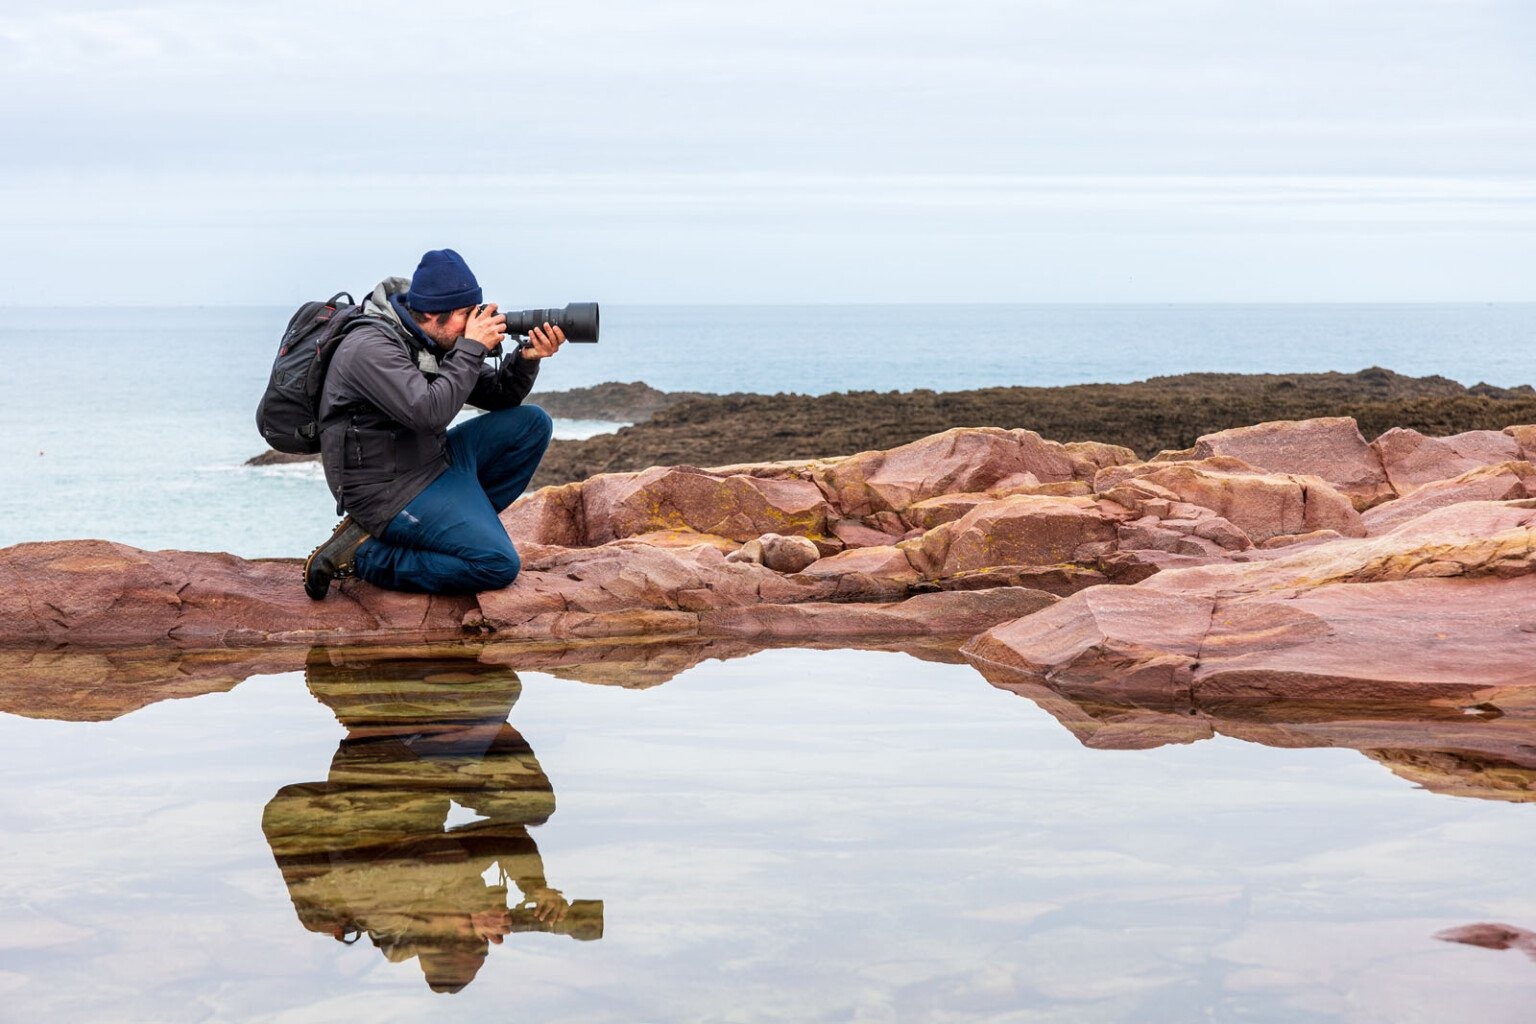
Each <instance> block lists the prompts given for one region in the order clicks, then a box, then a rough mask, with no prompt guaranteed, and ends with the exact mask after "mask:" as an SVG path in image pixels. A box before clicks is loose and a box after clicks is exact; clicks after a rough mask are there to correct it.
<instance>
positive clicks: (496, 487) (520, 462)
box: [357, 405, 553, 594]
mask: <svg viewBox="0 0 1536 1024" xmlns="http://www.w3.org/2000/svg"><path fill="white" fill-rule="evenodd" d="M552 430H553V427H552V425H551V423H550V419H549V414H548V413H546V412H545V411H544V410H543V409H540V408H539V407H538V406H536V405H519V406H515V407H514V408H511V409H502V410H499V411H497V412H488V413H483V414H481V415H479V416H476V417H475V418H474V419H472V420H467V421H465V422H464V423H460V424H459V425H458V426H456V427H454V428H453V429H451V430H449V431H448V454H449V459H450V463H449V466H448V468H447V469H446V470H444V471H443V474H442V475H441V476H439V477H438V478H437V479H436V480H434V481H432V482H431V483H430V484H428V485H427V487H426V489H425V490H423V491H422V492H421V493H420V494H418V495H416V497H414V498H412V499H411V501H410V504H408V505H406V506H405V508H404V509H402V510H401V512H400V514H399V515H397V516H395V518H393V519H391V520H390V521H389V525H387V526H385V527H384V529H383V531H382V532H380V533H379V535H378V536H376V537H374V538H372V539H370V540H367V541H364V542H363V544H362V546H361V547H359V548H358V549H357V575H358V576H359V577H361V578H362V579H365V580H367V581H368V582H369V583H372V584H374V585H375V586H379V587H384V588H386V589H388V590H410V591H418V592H425V593H428V594H473V593H476V592H478V591H481V590H499V589H500V588H502V587H505V586H506V585H507V584H509V583H511V582H512V581H513V580H514V579H515V578H516V577H517V572H518V570H519V569H520V568H522V561H521V560H520V559H519V558H518V557H517V549H516V548H514V547H513V546H512V538H510V537H508V536H507V530H506V527H504V526H502V525H501V520H500V519H499V518H497V516H498V514H499V513H500V512H501V510H502V509H504V508H506V507H507V506H508V505H510V504H512V502H513V501H514V500H515V499H516V498H517V496H518V495H520V494H522V493H523V490H524V489H525V488H526V487H527V486H528V481H529V480H530V479H532V477H533V471H534V470H535V469H537V468H538V466H539V459H541V458H543V456H544V449H546V448H548V447H549V438H550V434H551V432H552Z"/></svg>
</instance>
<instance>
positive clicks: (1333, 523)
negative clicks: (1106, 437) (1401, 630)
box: [1093, 456, 1365, 544]
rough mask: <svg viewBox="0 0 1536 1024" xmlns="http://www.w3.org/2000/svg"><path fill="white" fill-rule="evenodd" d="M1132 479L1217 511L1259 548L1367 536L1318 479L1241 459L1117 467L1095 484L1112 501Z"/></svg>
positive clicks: (1346, 504) (1355, 515) (1343, 501)
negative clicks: (1288, 537) (1323, 534)
mask: <svg viewBox="0 0 1536 1024" xmlns="http://www.w3.org/2000/svg"><path fill="white" fill-rule="evenodd" d="M1131 480H1140V481H1145V482H1148V483H1152V484H1155V485H1157V486H1158V487H1160V488H1162V489H1163V490H1165V491H1167V492H1170V493H1171V494H1173V495H1175V496H1176V497H1177V498H1178V500H1180V501H1184V502H1188V503H1189V504H1191V505H1198V506H1200V507H1201V508H1206V509H1209V510H1211V511H1212V512H1214V513H1216V515H1218V516H1220V517H1221V518H1223V519H1226V520H1227V521H1228V522H1230V523H1231V524H1232V525H1234V526H1236V527H1237V528H1238V529H1240V530H1242V531H1243V533H1245V534H1247V536H1248V538H1249V540H1250V541H1251V542H1252V543H1254V544H1262V543H1263V542H1264V541H1266V540H1268V539H1269V538H1271V537H1278V536H1281V535H1284V534H1298V533H1308V532H1310V531H1312V530H1337V531H1338V532H1339V533H1341V534H1343V535H1344V536H1346V537H1359V536H1363V535H1364V534H1365V525H1364V523H1363V522H1361V519H1360V513H1359V512H1357V511H1355V508H1354V505H1353V504H1351V502H1350V500H1349V499H1348V498H1347V497H1345V496H1344V495H1343V494H1341V493H1340V492H1339V491H1337V490H1335V489H1334V488H1333V486H1332V485H1330V484H1328V483H1327V482H1326V481H1324V480H1322V479H1320V478H1318V477H1315V476H1300V475H1296V474H1292V473H1262V472H1260V471H1259V470H1257V469H1255V468H1254V467H1252V466H1250V465H1248V464H1247V463H1246V462H1243V461H1241V460H1239V459H1234V458H1231V457H1228V456H1213V457H1211V458H1208V459H1202V460H1199V461H1191V462H1161V463H1158V462H1149V463H1142V464H1140V465H1134V466H1116V467H1112V468H1110V469H1106V470H1103V471H1101V472H1100V473H1099V474H1098V476H1097V477H1096V478H1095V479H1094V485H1093V486H1094V490H1095V492H1097V493H1098V494H1100V495H1104V496H1106V497H1108V496H1109V495H1110V494H1111V493H1112V492H1113V491H1114V490H1115V489H1116V488H1118V487H1119V486H1121V485H1122V484H1124V483H1126V482H1127V481H1131Z"/></svg>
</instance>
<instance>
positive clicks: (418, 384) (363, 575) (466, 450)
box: [304, 249, 596, 601]
mask: <svg viewBox="0 0 1536 1024" xmlns="http://www.w3.org/2000/svg"><path fill="white" fill-rule="evenodd" d="M482 298H483V297H482V295H481V290H480V285H479V282H478V281H476V279H475V275H474V274H473V273H471V271H470V269H469V266H468V265H467V264H466V263H465V262H464V259H463V257H461V256H460V255H459V254H458V253H456V252H454V251H453V250H452V249H434V250H432V251H431V252H428V253H427V254H425V255H424V256H422V258H421V263H420V264H419V265H418V266H417V267H416V273H415V274H414V275H413V276H412V277H411V279H410V280H409V281H407V280H405V279H404V278H399V277H391V278H386V279H385V280H384V281H382V282H380V284H379V285H378V287H377V288H375V289H374V290H373V293H372V294H371V295H370V296H369V297H368V298H367V299H366V300H364V302H363V312H364V314H365V315H364V316H362V317H360V318H359V322H358V323H357V325H356V326H355V327H354V328H352V329H349V330H348V331H347V333H346V335H345V337H344V338H343V339H342V341H341V342H340V344H339V346H338V347H337V348H336V350H335V354H334V356H333V357H332V359H331V362H330V365H329V368H328V369H327V370H326V371H325V382H324V387H323V390H322V391H321V392H320V395H321V398H320V407H319V430H320V449H321V460H322V463H323V465H324V467H325V479H326V483H327V484H329V485H330V489H331V493H332V494H333V495H335V497H336V503H337V511H338V512H344V513H345V514H346V518H344V519H343V520H342V521H341V523H340V524H339V525H338V526H337V527H336V530H335V532H334V533H332V534H331V536H330V538H329V539H328V540H327V541H326V542H325V543H323V544H321V545H320V546H319V547H318V548H316V549H315V550H314V552H313V553H312V554H311V555H310V556H309V558H308V559H307V560H306V561H305V563H304V589H305V591H306V592H307V593H308V594H309V596H310V597H312V598H314V599H315V600H317V601H318V600H321V599H323V598H324V597H325V596H326V593H327V592H328V590H329V588H330V585H331V581H332V580H334V579H338V578H342V577H346V576H352V575H356V576H357V577H359V578H360V579H364V580H367V581H368V582H369V583H372V584H374V585H376V586H380V587H385V588H387V589H390V590H408V591H419V592H425V593H431V594H467V593H474V592H476V591H481V590H495V589H498V588H501V587H505V586H507V585H508V584H509V583H511V582H512V580H513V579H514V578H516V576H517V573H518V569H519V568H520V565H521V563H520V561H519V559H518V555H517V549H516V548H515V547H513V545H512V540H511V538H510V537H508V536H507V531H506V529H505V528H504V527H503V526H502V524H501V520H500V519H499V518H498V515H499V513H500V512H501V511H502V510H503V509H505V508H506V507H507V506H508V505H510V504H512V502H513V501H514V500H515V499H516V498H517V497H518V496H519V495H520V494H522V493H523V490H524V489H525V488H526V487H527V486H528V481H529V480H530V479H531V478H532V477H533V473H534V470H535V469H537V468H538V465H539V460H540V459H541V458H542V457H543V455H544V451H545V449H546V448H548V447H549V439H550V434H551V423H550V418H549V415H548V414H547V413H546V412H544V410H543V409H540V408H539V407H537V406H534V405H524V404H522V403H523V401H524V399H526V398H527V397H528V393H529V392H530V391H531V390H532V389H533V382H534V380H535V378H537V377H538V374H539V364H540V362H541V361H542V360H544V359H548V358H549V357H551V356H553V355H554V354H555V353H557V352H558V351H560V346H561V345H563V344H565V342H566V333H565V331H564V330H562V328H561V327H560V326H558V325H551V324H550V323H549V322H548V321H547V320H546V321H544V322H540V323H537V324H524V323H519V324H515V325H514V329H516V330H517V331H518V333H526V335H527V338H528V340H527V342H526V343H524V344H522V345H517V344H516V343H515V341H514V344H513V345H511V346H508V349H509V351H507V352H505V353H504V354H503V355H502V356H501V357H500V358H499V359H491V358H488V357H490V356H492V355H493V353H496V352H497V351H498V350H499V349H500V348H501V346H502V343H503V342H504V341H506V340H507V339H508V338H509V337H510V335H509V334H508V324H507V318H506V317H505V316H503V315H502V314H500V313H498V312H497V311H496V304H495V303H491V304H488V305H482V304H481V303H482ZM569 308H574V307H568V309H569ZM529 312H530V313H538V314H551V315H554V312H555V311H548V310H534V311H529ZM591 316H592V327H591V330H592V338H591V339H590V340H596V319H595V318H596V307H595V306H593V307H592V308H591ZM554 318H555V319H556V320H558V316H555V317H554ZM523 319H527V317H524V318H523ZM466 404H468V405H473V406H476V407H478V408H480V409H484V410H486V413H485V415H482V416H476V417H475V418H473V419H471V420H468V421H466V422H464V423H460V424H459V425H458V426H455V427H452V428H451V429H450V427H449V424H450V423H451V422H452V421H453V418H454V417H455V416H456V415H458V413H459V411H460V410H461V409H462V408H463V407H464V406H465V405H466Z"/></svg>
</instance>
